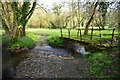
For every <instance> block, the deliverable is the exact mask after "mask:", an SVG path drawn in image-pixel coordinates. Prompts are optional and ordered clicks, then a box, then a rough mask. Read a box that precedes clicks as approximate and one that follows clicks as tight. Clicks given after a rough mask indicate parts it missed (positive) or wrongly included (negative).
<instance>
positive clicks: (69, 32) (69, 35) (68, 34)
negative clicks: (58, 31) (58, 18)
mask: <svg viewBox="0 0 120 80" xmlns="http://www.w3.org/2000/svg"><path fill="white" fill-rule="evenodd" d="M68 37H69V38H70V29H68Z"/></svg>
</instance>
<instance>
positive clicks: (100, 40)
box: [99, 29, 101, 45]
mask: <svg viewBox="0 0 120 80" xmlns="http://www.w3.org/2000/svg"><path fill="white" fill-rule="evenodd" d="M99 33H100V45H101V29H99Z"/></svg>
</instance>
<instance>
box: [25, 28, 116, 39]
mask: <svg viewBox="0 0 120 80" xmlns="http://www.w3.org/2000/svg"><path fill="white" fill-rule="evenodd" d="M26 31H27V32H32V33H43V34H50V35H53V36H61V34H60V29H48V28H28V29H26ZM83 33H84V30H82V38H83V39H86V40H90V34H91V30H89V35H83ZM101 33H102V34H104V35H102V39H109V38H112V36H111V35H106V34H112V30H101ZM93 35H97V36H93V40H99V30H94V31H93ZM63 36H65V37H67V36H68V30H67V29H63ZM71 37H77V30H76V29H71ZM115 37H118V30H115Z"/></svg>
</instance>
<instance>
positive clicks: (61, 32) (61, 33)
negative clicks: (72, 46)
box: [60, 28, 63, 37]
mask: <svg viewBox="0 0 120 80" xmlns="http://www.w3.org/2000/svg"><path fill="white" fill-rule="evenodd" d="M60 32H61V37H63V34H62V28H60Z"/></svg>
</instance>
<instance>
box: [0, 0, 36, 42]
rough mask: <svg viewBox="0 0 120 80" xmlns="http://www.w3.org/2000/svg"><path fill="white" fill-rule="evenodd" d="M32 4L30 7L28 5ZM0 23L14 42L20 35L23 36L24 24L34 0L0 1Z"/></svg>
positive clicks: (29, 15)
mask: <svg viewBox="0 0 120 80" xmlns="http://www.w3.org/2000/svg"><path fill="white" fill-rule="evenodd" d="M31 5H32V7H30V6H31ZM0 6H1V12H0V15H1V16H2V24H3V28H4V29H5V31H6V33H7V34H8V35H10V36H11V38H12V41H13V42H16V41H17V40H18V38H19V37H20V36H25V35H26V33H25V26H26V24H27V22H28V20H29V19H30V17H31V15H32V13H33V11H34V9H35V7H36V0H35V1H34V2H30V1H29V2H4V3H3V2H0Z"/></svg>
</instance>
